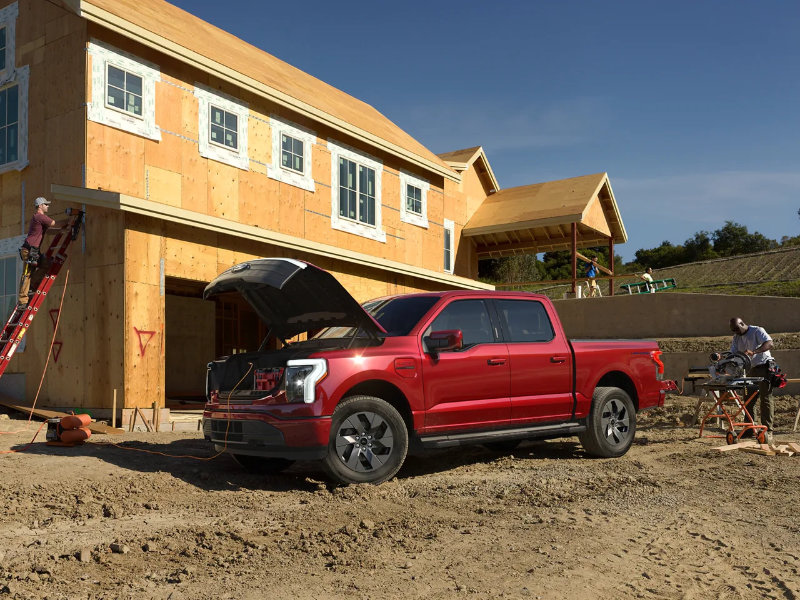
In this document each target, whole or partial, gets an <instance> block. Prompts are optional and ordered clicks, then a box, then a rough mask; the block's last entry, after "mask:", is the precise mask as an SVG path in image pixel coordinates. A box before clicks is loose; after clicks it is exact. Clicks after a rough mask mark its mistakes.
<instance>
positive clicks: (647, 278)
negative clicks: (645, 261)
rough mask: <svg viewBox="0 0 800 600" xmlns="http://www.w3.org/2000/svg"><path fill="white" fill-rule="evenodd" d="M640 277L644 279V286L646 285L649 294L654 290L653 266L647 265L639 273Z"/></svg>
mask: <svg viewBox="0 0 800 600" xmlns="http://www.w3.org/2000/svg"><path fill="white" fill-rule="evenodd" d="M639 278H640V279H644V282H645V287H647V291H648V292H650V293H651V294H652V293H654V292H655V291H656V288H655V286H653V267H647V268H646V269H645V270H644V273H642V274H641V275H639Z"/></svg>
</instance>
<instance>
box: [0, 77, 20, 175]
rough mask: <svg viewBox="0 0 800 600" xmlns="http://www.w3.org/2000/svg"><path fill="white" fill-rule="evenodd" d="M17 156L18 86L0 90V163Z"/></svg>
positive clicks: (14, 160)
mask: <svg viewBox="0 0 800 600" xmlns="http://www.w3.org/2000/svg"><path fill="white" fill-rule="evenodd" d="M18 158H19V86H18V85H12V86H9V87H7V88H4V89H3V90H0V165H5V164H8V163H13V162H16V160H17V159H18Z"/></svg>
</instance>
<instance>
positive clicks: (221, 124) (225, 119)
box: [208, 105, 239, 150]
mask: <svg viewBox="0 0 800 600" xmlns="http://www.w3.org/2000/svg"><path fill="white" fill-rule="evenodd" d="M210 112H211V115H210V116H211V122H210V123H209V132H208V135H209V139H210V140H211V142H212V143H213V144H219V145H220V146H225V147H226V148H230V149H231V150H238V149H239V118H238V117H237V116H236V115H235V114H233V113H230V112H227V111H225V110H222V109H221V108H218V107H216V106H214V105H211V110H210Z"/></svg>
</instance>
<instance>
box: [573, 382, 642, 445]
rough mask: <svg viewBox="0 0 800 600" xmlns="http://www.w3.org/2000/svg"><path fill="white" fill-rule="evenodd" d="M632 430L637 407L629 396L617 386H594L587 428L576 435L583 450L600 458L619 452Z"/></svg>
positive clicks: (633, 432) (632, 432) (634, 424)
mask: <svg viewBox="0 0 800 600" xmlns="http://www.w3.org/2000/svg"><path fill="white" fill-rule="evenodd" d="M635 434H636V410H635V409H634V407H633V402H632V401H631V398H630V396H628V394H627V393H626V392H625V391H624V390H621V389H619V388H616V387H599V388H597V389H595V391H594V394H593V395H592V408H591V410H590V411H589V417H588V418H587V420H586V431H584V432H582V433H581V434H580V435H579V436H578V437H579V439H580V441H581V444H582V445H583V447H584V449H585V450H586V452H587V453H589V454H590V455H591V456H598V457H601V458H616V457H618V456H622V455H623V454H625V453H626V452H627V451H628V448H630V447H631V444H632V443H633V437H634V435H635Z"/></svg>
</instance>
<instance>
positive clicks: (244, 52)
mask: <svg viewBox="0 0 800 600" xmlns="http://www.w3.org/2000/svg"><path fill="white" fill-rule="evenodd" d="M63 1H64V2H65V4H66V5H67V6H69V7H70V8H71V9H72V10H73V11H75V13H76V14H78V15H79V16H81V17H83V18H85V19H87V20H88V21H91V22H94V23H97V24H99V25H101V26H103V27H105V28H108V29H110V30H112V31H115V32H117V33H119V34H121V35H123V36H125V37H128V38H131V39H134V40H136V41H137V42H140V43H143V44H145V45H147V46H150V47H152V48H155V49H156V50H158V51H160V52H164V53H166V54H168V55H170V56H173V57H175V58H177V59H178V60H181V61H183V62H186V63H188V64H191V65H193V66H195V67H198V68H200V69H202V70H204V71H206V72H209V73H211V74H212V75H215V76H217V77H219V78H221V79H223V80H226V81H229V82H231V83H233V84H235V85H237V86H239V87H242V88H244V89H247V90H249V91H251V92H253V93H256V94H258V95H260V96H263V97H266V98H267V99H269V100H271V101H273V102H276V103H278V104H280V105H283V106H286V107H288V108H290V109H292V110H293V111H295V112H298V113H300V114H302V115H304V116H307V117H310V118H312V119H314V120H315V121H317V122H322V123H324V124H325V125H328V126H330V127H332V128H333V129H334V130H337V131H339V132H341V133H344V134H346V135H349V136H354V137H356V138H359V139H362V140H365V141H366V142H367V143H369V144H370V145H372V146H376V147H378V148H380V149H381V150H384V151H386V152H389V153H391V154H393V155H396V156H399V157H400V158H402V159H404V160H407V161H409V162H411V163H412V164H415V165H417V166H419V167H422V168H423V169H425V170H426V171H429V172H430V171H432V172H434V173H437V174H439V175H442V176H444V177H447V178H449V179H453V180H455V181H458V180H459V177H458V175H457V174H456V173H455V172H454V171H453V170H452V169H451V168H450V167H449V166H448V165H447V164H446V163H445V162H444V161H443V160H442V159H440V158H439V157H438V156H436V155H435V154H434V153H433V152H431V151H430V150H428V149H427V148H426V147H425V146H423V145H422V144H421V143H420V142H418V141H417V140H415V139H414V138H413V137H411V136H410V135H409V134H407V133H406V132H405V131H403V130H402V129H401V128H400V127H398V126H397V125H395V124H394V123H393V122H392V121H390V120H389V119H388V118H387V117H385V116H384V115H382V114H381V113H380V112H378V111H377V110H376V109H375V108H373V107H372V106H370V105H369V104H366V103H365V102H362V101H361V100H358V99H356V98H353V97H352V96H350V95H348V94H346V93H345V92H343V91H341V90H338V89H336V88H335V87H333V86H331V85H329V84H327V83H325V82H323V81H321V80H319V79H317V78H316V77H313V76H312V75H309V74H308V73H305V72H304V71H301V70H300V69H297V68H295V67H293V66H291V65H290V64H288V63H285V62H283V61H282V60H280V59H278V58H276V57H274V56H272V55H271V54H268V53H267V52H264V51H263V50H260V49H258V48H256V47H255V46H252V45H250V44H248V43H246V42H244V41H243V40H240V39H239V38H237V37H236V36H234V35H232V34H230V33H227V32H225V31H223V30H222V29H219V28H218V27H215V26H213V25H211V24H210V23H207V22H205V21H203V20H202V19H200V18H198V17H195V16H194V15H191V14H190V13H188V12H186V11H184V10H182V9H180V8H178V7H177V6H173V5H172V4H169V3H167V2H165V1H164V0H63Z"/></svg>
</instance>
